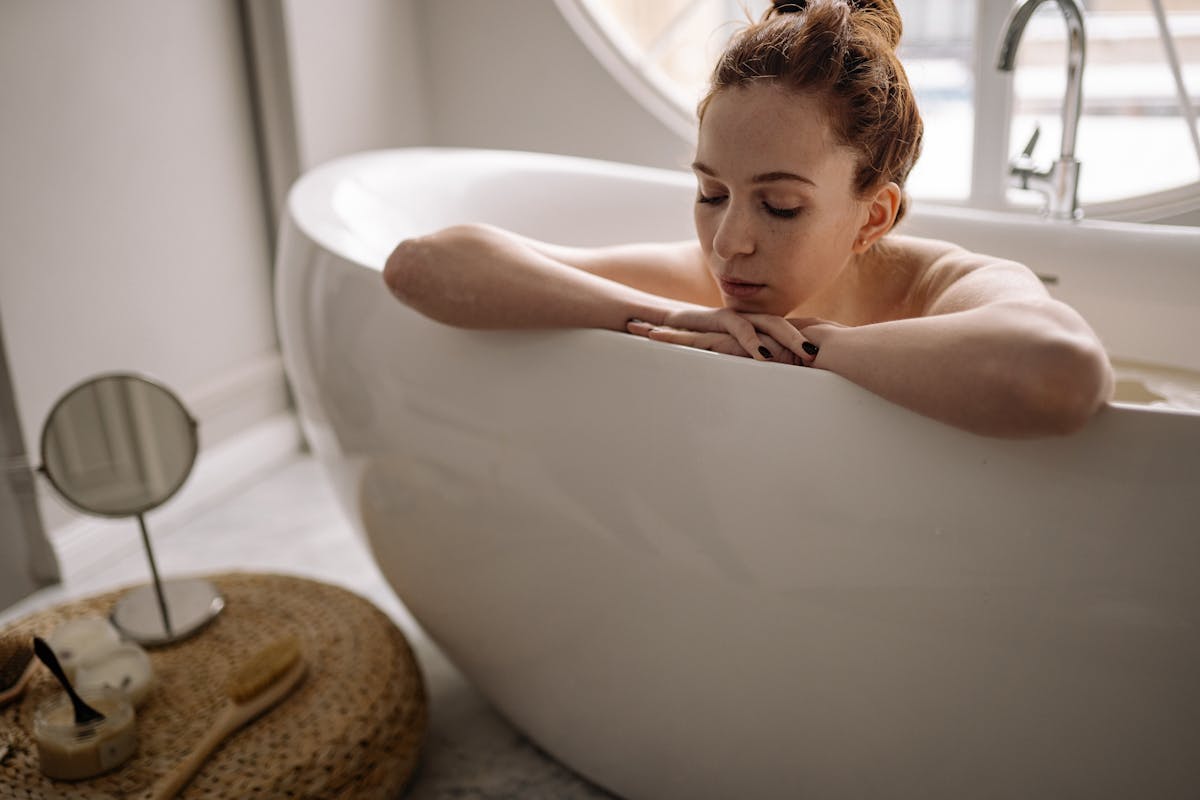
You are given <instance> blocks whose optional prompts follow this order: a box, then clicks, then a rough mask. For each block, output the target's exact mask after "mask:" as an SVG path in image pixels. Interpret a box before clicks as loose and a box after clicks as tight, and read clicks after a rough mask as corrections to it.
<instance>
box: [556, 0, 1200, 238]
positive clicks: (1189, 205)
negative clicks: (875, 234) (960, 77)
mask: <svg viewBox="0 0 1200 800" xmlns="http://www.w3.org/2000/svg"><path fill="white" fill-rule="evenodd" d="M965 1H966V2H972V3H974V4H975V11H976V16H975V41H976V42H997V43H998V42H999V41H1000V39H1001V36H1002V35H1003V31H1004V24H1005V22H1006V21H1007V19H1008V14H1009V11H1010V10H1011V4H1009V3H999V2H985V0H965ZM554 3H555V5H556V6H557V7H558V10H559V12H560V13H561V14H562V16H563V17H564V19H565V20H566V21H567V24H568V25H569V26H570V28H571V29H572V30H573V31H574V32H575V34H576V35H577V36H578V37H579V38H580V40H581V41H582V42H583V43H584V45H585V46H586V47H587V48H588V50H589V51H590V52H591V53H592V55H593V56H594V57H595V58H596V59H597V60H598V61H600V63H601V65H602V66H603V67H604V68H605V69H606V70H607V71H608V72H609V74H610V75H612V76H613V78H614V79H615V80H616V81H617V82H618V83H619V84H620V85H621V86H622V87H623V88H624V89H625V90H626V91H627V92H629V93H630V94H631V95H632V96H633V97H634V98H635V99H636V100H637V101H638V102H639V103H641V105H642V106H643V107H644V108H645V109H646V110H647V111H649V112H650V113H651V114H652V115H653V116H654V117H655V118H656V119H658V120H659V122H661V123H662V124H663V125H665V126H666V127H667V128H668V129H669V130H670V131H671V132H672V133H674V134H676V135H678V136H680V137H681V138H683V139H684V140H685V141H689V142H693V143H694V142H695V140H696V123H695V118H694V116H693V113H692V112H691V110H688V109H685V108H684V107H683V106H682V105H681V104H680V102H679V100H678V99H677V97H676V96H675V94H674V93H673V92H672V91H671V90H670V89H669V88H667V85H666V83H665V81H664V80H662V79H661V78H659V77H658V76H656V75H655V74H654V71H653V70H652V69H648V68H647V65H646V64H644V63H643V61H642V59H641V58H640V57H639V53H638V51H637V48H635V47H634V46H633V45H632V44H631V43H629V42H625V41H618V39H617V38H616V37H614V36H613V35H611V33H610V31H609V28H608V26H606V25H605V23H604V22H603V21H602V20H601V19H599V18H598V17H597V15H596V14H595V13H594V10H593V8H592V7H591V2H590V0H554ZM1065 68H1066V66H1065V65H1064V69H1065ZM1085 69H1086V67H1085ZM972 72H973V78H974V87H975V90H974V111H975V115H974V126H973V131H974V132H973V134H972V135H973V142H972V152H971V183H970V192H969V194H968V197H967V199H966V200H962V201H959V200H947V199H940V198H939V199H935V200H931V201H930V202H934V203H937V204H939V205H952V206H963V207H970V208H982V209H990V210H1004V211H1013V210H1028V206H1023V205H1020V204H1015V203H1013V202H1011V201H1010V200H1009V199H1008V178H1007V165H1008V163H1009V161H1010V159H1011V158H1012V156H1013V151H1012V143H1011V141H1010V137H1009V129H1010V127H1011V117H1012V107H1013V76H1012V74H1011V73H1008V74H1006V73H1002V72H1000V71H999V70H997V69H996V53H995V48H987V47H976V48H975V57H974V59H973V63H972ZM1184 124H1186V121H1185V122H1184ZM1083 169H1087V164H1084V165H1083ZM1082 208H1083V211H1084V216H1085V218H1089V217H1090V218H1093V219H1112V220H1124V221H1129V222H1153V221H1155V220H1159V219H1164V218H1169V217H1172V216H1176V215H1180V214H1186V213H1189V212H1193V211H1196V210H1200V181H1193V182H1192V183H1188V184H1184V185H1181V186H1176V187H1173V188H1171V189H1166V190H1163V191H1159V192H1152V193H1149V194H1141V195H1135V196H1132V197H1127V198H1122V199H1120V200H1112V201H1106V202H1100V203H1089V204H1086V205H1083V206H1082Z"/></svg>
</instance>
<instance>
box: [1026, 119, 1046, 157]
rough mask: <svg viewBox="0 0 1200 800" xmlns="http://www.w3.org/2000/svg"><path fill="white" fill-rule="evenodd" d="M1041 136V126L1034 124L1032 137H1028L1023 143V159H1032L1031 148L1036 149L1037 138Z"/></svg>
mask: <svg viewBox="0 0 1200 800" xmlns="http://www.w3.org/2000/svg"><path fill="white" fill-rule="evenodd" d="M1041 135H1042V126H1041V125H1039V124H1035V125H1034V126H1033V136H1030V137H1029V141H1028V142H1026V143H1025V149H1024V150H1022V151H1021V156H1022V157H1023V158H1033V148H1035V147H1037V142H1038V137H1039V136H1041Z"/></svg>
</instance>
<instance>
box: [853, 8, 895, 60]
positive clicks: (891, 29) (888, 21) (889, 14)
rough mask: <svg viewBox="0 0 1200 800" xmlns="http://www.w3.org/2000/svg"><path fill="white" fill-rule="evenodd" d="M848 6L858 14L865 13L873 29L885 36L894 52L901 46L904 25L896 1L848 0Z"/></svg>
mask: <svg viewBox="0 0 1200 800" xmlns="http://www.w3.org/2000/svg"><path fill="white" fill-rule="evenodd" d="M847 5H849V6H850V8H851V9H853V10H854V11H856V12H863V13H864V16H865V17H866V18H867V19H868V20H869V22H870V25H871V27H873V28H875V30H877V31H878V32H879V34H880V35H881V36H883V38H884V39H885V40H886V41H887V42H888V44H890V45H891V46H892V49H893V50H895V49H896V48H897V47H899V46H900V34H901V33H903V32H904V25H903V24H902V23H901V21H900V12H899V11H898V10H897V9H896V3H895V2H894V0H848V2H847Z"/></svg>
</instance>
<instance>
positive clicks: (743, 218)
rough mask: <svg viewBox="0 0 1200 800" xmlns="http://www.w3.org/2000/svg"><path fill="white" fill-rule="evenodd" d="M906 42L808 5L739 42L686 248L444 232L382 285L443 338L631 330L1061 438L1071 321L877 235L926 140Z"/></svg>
mask: <svg viewBox="0 0 1200 800" xmlns="http://www.w3.org/2000/svg"><path fill="white" fill-rule="evenodd" d="M900 33H901V22H900V16H899V14H898V12H897V11H896V8H895V5H894V4H893V2H892V0H854V1H853V2H846V0H810V1H809V2H782V3H780V2H777V3H776V4H775V6H774V7H773V8H771V9H769V10H768V11H767V12H766V14H765V15H764V16H763V18H762V19H761V20H760V21H759V22H757V23H755V24H752V25H750V26H749V27H748V28H746V29H745V30H743V31H742V32H740V33H739V34H738V35H736V36H735V37H734V38H733V40H732V41H731V42H730V44H729V46H728V48H727V49H726V51H725V53H724V54H723V55H722V57H721V59H720V61H719V63H718V64H717V67H716V69H715V70H714V73H713V76H712V82H711V86H710V88H709V91H708V94H707V95H706V96H705V98H704V99H703V100H702V101H701V103H700V106H699V118H700V129H699V139H698V144H697V150H696V160H695V163H694V164H693V165H692V168H693V171H694V172H695V174H696V180H697V183H698V193H697V197H696V206H695V221H696V232H697V234H698V236H697V241H688V242H680V243H676V244H632V245H624V246H617V247H607V248H595V249H582V248H569V247H560V246H555V245H552V244H547V243H544V242H539V241H534V240H532V239H528V238H525V237H521V236H518V235H515V234H512V233H508V232H505V231H502V230H499V229H496V228H492V227H488V226H478V225H470V226H457V227H453V228H449V229H446V230H444V231H441V232H438V233H435V234H433V235H431V236H426V237H421V238H418V239H412V240H408V241H404V242H401V243H400V245H399V246H398V247H397V248H396V250H395V252H393V253H392V255H391V256H390V258H389V259H388V262H387V265H386V267H385V269H384V279H385V280H386V282H387V284H388V286H389V287H390V288H391V290H392V292H393V293H394V294H395V295H396V296H397V297H398V298H399V299H401V300H402V301H403V302H405V303H407V304H409V305H411V306H412V307H414V308H416V309H417V310H419V311H421V312H422V313H424V314H426V315H428V316H429V317H432V318H433V319H437V320H440V321H442V322H445V323H448V324H452V325H458V326H463V327H473V328H532V327H596V328H608V329H611V330H617V331H626V332H628V333H631V334H635V335H639V336H646V337H649V338H651V339H655V340H658V341H664V342H674V343H676V344H681V345H687V346H690V347H698V348H703V349H707V350H713V351H716V352H721V353H727V354H730V355H734V356H743V357H748V358H754V359H758V360H770V361H775V362H779V363H786V364H793V365H796V366H807V367H816V368H819V369H826V370H830V371H832V372H836V373H838V374H839V375H842V376H843V377H845V378H848V379H849V380H851V381H854V382H855V383H857V384H859V385H860V386H863V387H865V388H867V389H869V390H871V391H873V392H876V393H877V394H879V395H881V396H883V397H885V398H887V399H889V400H892V401H893V402H896V403H899V404H901V405H903V406H906V407H908V408H910V409H912V410H914V411H917V412H919V413H921V414H925V415H927V416H930V417H933V418H935V419H938V420H942V421H944V422H946V423H949V424H951V425H956V426H958V427H961V428H965V429H967V430H970V431H974V432H977V433H981V434H987V435H993V436H1011V437H1020V436H1038V435H1045V434H1052V433H1068V432H1072V431H1075V430H1077V429H1079V428H1080V427H1082V426H1083V425H1084V424H1085V423H1086V422H1087V420H1088V419H1089V418H1090V417H1091V416H1092V414H1094V413H1095V412H1096V410H1097V409H1098V408H1100V407H1101V406H1102V405H1103V403H1104V402H1105V400H1106V399H1107V398H1108V396H1109V393H1110V391H1111V386H1112V381H1113V379H1112V373H1111V368H1110V366H1109V363H1108V360H1107V357H1106V355H1105V352H1104V349H1103V347H1102V346H1101V344H1100V342H1099V340H1098V339H1097V337H1096V335H1095V333H1094V332H1093V331H1092V330H1091V328H1090V327H1089V326H1088V325H1087V323H1086V322H1084V320H1083V319H1082V318H1081V317H1080V316H1079V314H1078V313H1076V312H1075V311H1074V310H1072V309H1071V308H1070V307H1068V306H1066V305H1064V304H1063V303H1060V302H1058V301H1056V300H1053V299H1051V298H1050V297H1049V295H1048V294H1047V293H1046V290H1045V289H1044V288H1043V286H1042V284H1041V282H1040V281H1039V280H1038V278H1037V277H1036V276H1035V275H1034V274H1033V273H1032V272H1031V271H1030V270H1029V269H1028V268H1026V267H1024V266H1022V265H1020V264H1016V263H1013V262H1011V261H1005V260H1002V259H998V258H992V257H989V256H983V255H979V254H976V253H970V252H967V251H965V250H963V249H962V248H960V247H957V246H955V245H953V244H950V243H947V242H940V241H932V240H926V239H917V238H912V237H902V236H897V235H888V234H889V231H890V230H891V229H892V227H893V226H894V225H895V224H896V222H897V221H898V220H899V219H900V218H901V217H902V216H903V214H904V211H905V205H906V197H905V194H904V188H903V187H904V182H905V179H906V178H907V176H908V173H909V171H910V170H911V169H912V166H913V164H914V162H915V161H916V158H917V155H918V154H919V152H920V144H921V132H922V123H921V119H920V115H919V113H918V111H917V107H916V102H915V100H914V98H913V95H912V91H911V89H910V87H909V85H908V80H907V77H906V76H905V73H904V70H903V67H902V66H901V65H900V62H899V60H898V59H897V56H896V52H895V48H896V46H897V44H898V43H899V40H900ZM807 411H809V412H811V411H813V410H812V409H808V410H807Z"/></svg>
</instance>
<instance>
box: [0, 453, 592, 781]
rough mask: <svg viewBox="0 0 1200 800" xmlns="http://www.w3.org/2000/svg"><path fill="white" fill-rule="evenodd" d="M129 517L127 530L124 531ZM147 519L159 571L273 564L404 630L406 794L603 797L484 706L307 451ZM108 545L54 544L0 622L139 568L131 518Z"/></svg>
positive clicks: (138, 574)
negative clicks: (416, 684)
mask: <svg viewBox="0 0 1200 800" xmlns="http://www.w3.org/2000/svg"><path fill="white" fill-rule="evenodd" d="M123 527H127V528H128V530H127V531H125V530H122V528H123ZM147 527H148V529H149V531H150V535H151V537H152V540H153V542H154V545H155V557H156V558H157V559H158V565H159V569H160V571H161V572H162V573H163V574H164V575H179V574H189V573H194V574H199V573H206V572H219V571H233V570H240V571H255V570H257V571H270V572H283V573H288V574H294V575H302V576H304V577H309V578H313V579H316V580H322V581H326V582H328V583H333V584H337V585H339V586H344V587H346V588H348V589H351V590H352V591H355V592H357V593H358V594H360V595H363V596H365V597H367V598H369V599H370V600H371V601H372V602H374V603H375V604H376V605H377V606H379V608H381V609H382V610H383V611H384V612H385V613H387V614H388V615H389V616H391V618H392V619H393V620H395V621H396V623H397V624H398V625H400V627H401V628H402V630H404V632H405V634H406V636H408V639H409V641H410V642H411V643H412V645H413V649H414V650H415V651H416V654H417V658H418V660H419V661H420V663H421V667H422V669H423V671H424V674H425V679H426V688H427V690H428V693H429V699H430V727H429V731H428V737H427V740H426V746H425V751H424V753H423V756H422V762H421V767H420V770H419V772H418V773H417V777H416V779H415V781H414V782H413V783H412V784H411V785H410V787H409V790H408V791H407V793H406V794H405V797H406V798H410V799H411V800H443V798H521V799H522V800H538V798H547V799H549V798H554V799H555V800H572V799H573V798H611V797H612V795H610V794H608V793H607V792H605V791H603V790H602V789H600V788H598V787H596V786H594V785H592V784H589V783H588V782H586V781H585V780H583V779H582V778H580V777H578V776H576V775H575V774H573V773H572V772H571V771H570V770H569V769H567V768H566V767H564V766H562V765H560V764H558V763H557V762H555V761H554V760H553V759H551V758H549V757H548V756H546V755H545V754H544V753H542V752H541V751H540V750H538V749H537V747H536V746H535V745H534V744H532V743H531V742H530V741H529V740H528V739H526V738H525V737H524V736H522V735H521V734H520V732H518V731H517V730H516V729H514V728H513V727H512V726H511V725H509V724H508V723H507V722H506V721H505V720H504V719H503V718H501V717H500V716H499V715H498V714H497V713H496V712H495V711H493V710H492V709H491V708H490V706H489V705H488V704H487V702H486V701H485V700H484V699H483V697H482V696H481V695H480V694H479V693H478V692H477V691H475V689H473V688H472V687H471V685H470V684H469V683H467V681H466V680H465V679H464V678H463V676H462V675H461V673H459V672H458V670H456V669H455V668H454V666H453V665H451V664H450V663H449V662H448V661H447V660H446V658H445V656H443V655H442V653H441V652H440V651H439V650H438V649H437V647H436V646H435V645H434V644H433V643H432V642H431V641H430V640H429V639H428V637H426V636H425V634H424V633H423V632H422V631H421V630H420V628H419V627H418V626H417V624H416V623H415V622H414V621H413V620H412V618H411V617H410V616H409V614H408V612H407V611H406V610H405V608H404V607H403V605H401V603H400V601H399V600H398V599H397V598H396V595H395V594H394V593H393V592H392V590H391V588H390V587H389V586H388V585H387V583H386V581H385V580H384V578H383V576H382V575H381V574H380V572H379V570H378V568H377V567H376V566H375V563H374V562H373V561H372V559H371V556H370V554H369V553H368V551H367V549H366V546H365V545H364V544H363V543H362V542H361V541H360V540H359V539H358V537H357V536H356V535H355V534H354V532H353V530H352V528H351V525H350V523H349V521H348V520H347V519H346V517H345V515H344V514H343V513H342V510H341V508H340V506H338V504H337V501H336V499H335V498H334V495H333V491H332V489H331V488H330V487H329V486H328V485H327V484H326V483H325V480H324V475H323V474H322V472H321V468H320V466H319V464H318V463H317V462H316V461H315V460H314V459H313V458H312V457H311V456H307V455H297V457H296V458H295V459H294V460H292V461H291V462H289V463H287V464H285V465H284V466H282V467H281V468H279V469H277V470H275V471H273V472H272V473H270V474H268V475H267V476H265V477H264V478H262V479H261V480H259V481H257V482H255V483H253V484H251V485H248V486H246V487H245V488H244V489H243V490H242V491H241V492H240V493H238V494H236V495H234V496H232V497H230V498H228V499H227V500H225V501H224V502H222V503H220V504H218V505H216V506H213V507H211V508H210V509H208V510H207V511H205V512H203V513H201V514H199V515H197V516H196V517H195V518H194V519H192V520H191V521H189V522H188V523H186V524H184V525H181V526H179V527H177V528H175V529H172V530H160V531H156V530H155V525H154V519H153V516H149V517H147ZM106 536H107V537H108V538H111V539H112V545H111V547H110V548H106V549H105V550H104V551H103V552H97V548H90V549H88V550H86V551H84V552H76V551H65V552H60V561H61V566H62V570H63V583H62V584H60V585H58V586H54V587H50V588H48V589H44V590H42V591H41V592H38V593H37V594H35V595H32V596H31V597H29V598H27V599H25V600H24V601H22V602H21V603H19V604H17V605H15V606H13V607H11V608H9V609H5V610H4V611H3V612H0V624H3V623H5V622H7V621H9V620H12V619H15V618H17V617H19V616H22V615H24V614H26V613H29V612H31V611H34V610H36V609H38V608H42V607H45V606H48V605H52V604H55V603H58V602H61V601H63V600H65V599H69V598H74V597H82V596H86V595H91V594H95V593H97V592H101V591H106V590H108V589H112V588H116V587H120V586H124V585H129V584H131V583H137V582H141V581H143V580H146V579H147V578H148V574H149V572H148V568H147V566H146V562H145V556H144V555H143V554H142V550H141V546H140V537H139V534H138V529H137V524H136V522H134V521H132V520H131V521H130V522H129V524H128V525H127V526H119V525H118V526H114V527H113V528H112V530H111V531H107V532H106Z"/></svg>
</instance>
